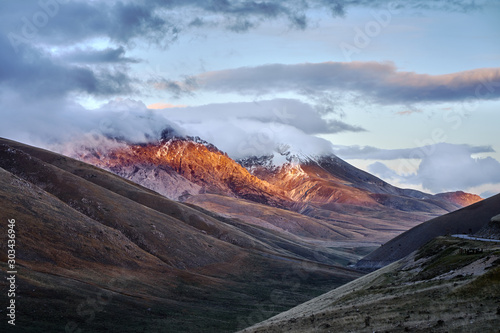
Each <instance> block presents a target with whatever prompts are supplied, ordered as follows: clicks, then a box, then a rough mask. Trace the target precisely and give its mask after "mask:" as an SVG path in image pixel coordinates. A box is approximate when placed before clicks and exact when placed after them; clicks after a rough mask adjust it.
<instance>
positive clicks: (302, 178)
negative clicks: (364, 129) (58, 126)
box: [73, 136, 481, 242]
mask: <svg viewBox="0 0 500 333" xmlns="http://www.w3.org/2000/svg"><path fill="white" fill-rule="evenodd" d="M73 157H76V158H78V159H80V160H82V161H85V162H87V163H90V164H93V165H95V166H98V167H101V168H103V169H106V170H109V171H111V172H113V173H115V174H117V175H119V176H121V177H124V178H126V179H129V180H132V181H134V182H136V183H138V184H141V185H143V186H145V187H147V188H149V189H152V190H154V191H157V192H158V193H160V194H162V195H164V196H166V197H168V198H170V199H173V200H179V201H181V202H186V203H192V204H196V205H198V206H200V207H204V208H206V209H209V210H212V211H216V212H218V213H221V214H224V215H227V216H231V217H237V218H240V219H242V220H244V221H246V222H248V223H254V224H255V223H257V224H266V225H268V226H271V225H272V226H273V227H275V228H278V229H281V230H284V231H287V232H292V233H295V234H297V232H295V231H294V230H293V228H292V227H291V226H283V225H282V224H281V223H280V222H279V221H276V219H275V218H274V217H273V216H270V215H269V214H259V213H258V211H259V210H262V209H268V208H264V207H263V206H262V205H264V206H266V207H272V208H277V209H280V213H276V214H274V215H275V216H276V215H279V214H284V215H287V216H290V217H289V219H291V220H296V218H299V219H303V217H304V216H305V217H307V218H308V220H309V221H314V222H315V223H316V224H318V225H322V226H323V227H318V228H316V227H311V228H309V229H310V232H309V233H308V234H307V237H310V238H313V239H318V238H319V239H328V240H352V241H372V242H385V241H387V240H389V239H391V238H392V237H394V236H396V235H398V234H399V233H401V232H403V231H405V230H408V229H409V228H411V227H413V226H415V225H416V224H418V223H421V222H424V221H426V220H429V219H431V218H434V217H437V216H439V215H442V214H445V213H448V212H451V211H454V210H456V209H459V208H462V207H464V206H467V205H469V204H472V203H475V202H477V201H479V200H481V198H480V197H479V196H477V195H473V194H468V193H464V192H452V193H444V194H437V195H431V194H426V193H423V192H420V191H415V190H408V189H400V188H397V187H394V186H392V185H390V184H388V183H386V182H384V181H382V180H381V179H379V178H377V177H375V176H373V175H371V174H369V173H367V172H364V171H362V170H359V169H357V168H355V167H353V166H352V165H350V164H348V163H346V162H345V161H343V160H341V159H340V158H338V157H336V156H334V155H328V156H298V155H291V154H289V153H287V152H284V153H283V154H282V156H279V158H276V156H259V157H248V158H245V159H241V160H238V161H235V160H233V159H231V158H230V157H229V156H227V154H225V153H224V152H222V151H220V150H219V149H217V147H215V146H213V145H211V144H209V143H207V142H205V141H203V140H201V139H199V138H192V137H188V138H180V137H175V136H171V137H164V138H163V139H162V140H160V141H158V142H156V143H149V144H141V145H138V144H126V143H122V144H121V145H119V146H118V147H117V148H114V149H111V150H104V151H102V150H99V149H96V148H95V147H87V148H85V147H84V148H83V149H79V150H78V151H76V152H75V153H74V155H73ZM276 159H278V160H282V161H285V163H283V164H276V163H274V162H273V161H274V160H276ZM228 197H229V198H231V199H228ZM242 199H243V200H242ZM244 206H251V207H252V210H253V211H255V212H256V213H255V214H248V212H246V213H244V214H242V213H241V212H242V211H245V209H243V207H244ZM284 211H286V212H284ZM291 212H293V213H298V214H299V215H300V217H299V215H296V214H294V215H293V217H292V216H291ZM255 215H260V216H259V217H258V220H259V221H257V220H256V216H255ZM262 215H265V216H262ZM303 223H309V222H303ZM303 223H302V224H303ZM289 224H292V223H289ZM326 229H330V230H329V231H328V230H326ZM301 236H304V235H301Z"/></svg>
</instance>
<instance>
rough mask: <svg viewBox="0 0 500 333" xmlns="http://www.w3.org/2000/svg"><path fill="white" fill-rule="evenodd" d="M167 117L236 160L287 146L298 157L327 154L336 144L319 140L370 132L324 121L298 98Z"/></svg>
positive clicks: (177, 112) (188, 110)
mask: <svg viewBox="0 0 500 333" xmlns="http://www.w3.org/2000/svg"><path fill="white" fill-rule="evenodd" d="M163 114H164V115H165V117H167V118H168V119H169V120H170V121H172V122H175V123H176V124H178V125H179V126H182V128H184V130H185V131H186V132H187V133H190V135H196V136H200V137H201V138H203V139H205V140H207V141H209V142H211V143H213V144H215V145H216V146H217V147H219V148H220V149H222V150H223V151H226V152H227V153H228V154H229V156H231V157H233V158H243V157H246V156H249V155H259V156H260V155H265V154H271V153H273V152H276V150H277V149H278V148H279V147H280V146H281V145H284V144H285V145H290V146H291V150H293V151H295V152H302V153H306V154H312V155H320V154H327V153H331V152H332V145H331V143H330V142H329V141H327V140H324V139H321V138H318V137H316V136H315V135H317V134H325V133H339V132H349V131H363V130H364V129H362V128H360V127H357V126H354V125H349V124H346V123H344V122H342V121H339V120H328V119H324V118H322V117H321V115H320V114H319V113H318V112H317V111H316V110H315V109H314V108H313V107H312V106H311V105H309V104H307V103H303V102H300V101H298V100H292V99H274V100H267V101H259V102H245V103H224V104H210V105H204V106H198V107H185V108H182V109H176V108H169V109H165V110H164V113H163Z"/></svg>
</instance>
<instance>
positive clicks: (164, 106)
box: [148, 102, 187, 110]
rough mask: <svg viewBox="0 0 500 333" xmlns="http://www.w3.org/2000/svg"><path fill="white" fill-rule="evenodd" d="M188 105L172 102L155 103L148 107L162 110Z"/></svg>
mask: <svg viewBox="0 0 500 333" xmlns="http://www.w3.org/2000/svg"><path fill="white" fill-rule="evenodd" d="M186 106H187V105H175V104H170V103H163V102H159V103H153V104H149V105H148V109H153V110H160V109H168V108H185V107H186Z"/></svg>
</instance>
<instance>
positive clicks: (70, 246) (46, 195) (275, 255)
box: [0, 139, 366, 332]
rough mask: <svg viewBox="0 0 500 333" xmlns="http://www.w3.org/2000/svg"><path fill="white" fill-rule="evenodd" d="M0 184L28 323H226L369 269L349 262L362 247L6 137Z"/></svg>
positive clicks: (20, 309) (50, 326)
mask: <svg viewBox="0 0 500 333" xmlns="http://www.w3.org/2000/svg"><path fill="white" fill-rule="evenodd" d="M0 185H1V186H0V207H1V210H0V218H1V219H2V220H3V221H8V220H12V219H15V221H16V222H15V227H14V229H15V235H16V250H17V251H16V270H17V275H16V284H17V290H16V298H15V300H16V306H17V307H16V316H17V321H16V327H18V328H20V329H21V330H22V331H23V332H40V331H45V332H55V331H61V330H65V331H69V332H76V331H79V330H83V331H85V330H86V331H92V332H98V331H106V330H107V331H120V332H137V331H141V330H144V331H164V330H167V331H174V332H230V331H235V330H236V329H238V328H243V327H246V326H248V325H250V324H253V323H255V322H257V321H260V320H262V319H265V318H267V317H270V316H272V315H273V314H276V313H279V312H281V311H283V310H286V309H287V308H290V307H292V306H294V305H296V304H298V303H300V302H303V301H305V300H307V299H309V298H311V297H314V296H317V295H319V294H321V293H323V292H325V291H327V290H329V289H331V288H334V287H336V286H339V285H342V284H344V283H346V282H349V281H351V280H353V279H354V278H357V277H359V276H361V275H362V273H360V272H358V271H356V270H354V269H349V268H346V267H345V266H346V264H347V263H348V262H349V261H351V262H352V261H355V260H357V259H358V258H359V257H360V256H361V255H362V253H366V251H364V250H363V249H358V250H356V249H353V248H350V249H342V248H324V247H321V248H318V247H316V246H315V245H314V244H310V243H307V242H304V241H303V240H301V239H300V238H298V237H293V236H292V235H286V234H282V233H278V232H275V231H273V230H270V229H268V228H262V227H258V226H255V225H248V224H246V223H244V222H242V221H240V220H237V219H232V218H228V217H224V216H220V215H219V214H217V213H214V212H209V211H206V210H204V209H202V208H200V207H196V206H193V205H186V204H183V203H179V202H175V201H171V200H169V199H167V198H165V197H164V196H162V195H160V194H158V193H156V192H154V191H151V190H149V189H147V188H145V187H142V186H140V185H137V184H136V183H133V182H131V181H128V180H125V179H123V178H121V177H119V176H116V175H114V174H112V173H110V172H108V171H104V170H102V169H99V168H97V167H95V166H91V165H89V164H86V163H83V162H80V161H77V160H74V159H71V158H69V157H66V156H63V155H59V154H56V153H53V152H50V151H46V150H43V149H39V148H35V147H31V146H27V145H24V144H21V143H17V142H14V141H10V140H6V139H0ZM266 207H269V206H266ZM269 208H270V209H271V208H272V207H269ZM0 229H1V232H2V234H4V235H7V234H8V231H7V223H2V224H1V227H0ZM7 259H8V257H7V242H5V241H1V242H0V266H1V267H2V269H3V270H5V271H6V270H7ZM340 264H342V266H341V265H340ZM0 285H1V287H2V289H3V290H7V289H8V281H7V280H6V279H3V280H2V281H0ZM0 300H1V302H2V304H7V303H8V302H9V300H8V299H7V293H2V295H1V296H0ZM4 311H5V310H4ZM0 325H2V326H0V327H4V328H5V330H4V329H2V331H7V329H9V331H11V329H12V327H10V326H9V327H5V326H6V325H7V324H6V321H5V320H2V322H1V324H0Z"/></svg>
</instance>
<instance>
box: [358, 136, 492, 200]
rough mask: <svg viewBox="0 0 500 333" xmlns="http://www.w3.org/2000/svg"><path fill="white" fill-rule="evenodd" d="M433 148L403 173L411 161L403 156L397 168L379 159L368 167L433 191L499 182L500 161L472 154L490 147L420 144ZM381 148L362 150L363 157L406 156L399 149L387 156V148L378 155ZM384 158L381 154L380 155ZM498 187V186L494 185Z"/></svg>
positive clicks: (395, 179) (383, 176)
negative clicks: (412, 167)
mask: <svg viewBox="0 0 500 333" xmlns="http://www.w3.org/2000/svg"><path fill="white" fill-rule="evenodd" d="M430 148H432V151H430V153H428V154H423V155H422V156H421V158H420V159H421V161H420V163H419V164H418V168H417V169H416V172H414V173H404V172H402V171H404V170H409V169H410V168H408V166H409V164H410V162H408V161H407V160H403V161H401V163H400V166H399V167H398V168H397V169H398V170H394V169H391V168H389V167H388V166H387V165H386V164H384V163H382V162H375V163H373V164H371V165H369V166H368V171H369V172H371V173H373V174H375V175H377V176H379V177H381V178H383V179H385V180H387V181H389V182H393V183H394V182H396V183H398V184H401V185H403V186H404V185H406V186H408V185H419V184H421V185H422V187H423V188H424V189H425V190H428V191H431V192H433V193H438V192H445V191H455V190H464V189H471V188H478V187H481V186H484V185H488V184H490V185H491V184H498V183H500V162H498V161H497V160H495V159H493V158H491V157H486V158H473V157H472V156H471V155H472V154H475V153H479V152H493V149H491V147H472V146H469V145H454V144H436V145H434V146H432V147H431V146H427V147H422V148H420V149H422V150H429V149H430ZM380 153H381V152H380V151H379V152H376V151H372V152H369V153H367V154H365V158H366V157H368V156H371V157H375V156H378V157H381V156H383V157H386V158H385V159H397V158H403V159H404V158H409V157H411V153H410V154H408V150H404V149H402V150H398V151H395V152H393V154H392V155H391V156H390V158H387V157H389V156H388V155H390V154H388V152H385V154H384V155H380ZM382 159H384V158H382ZM497 188H498V186H497Z"/></svg>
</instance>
